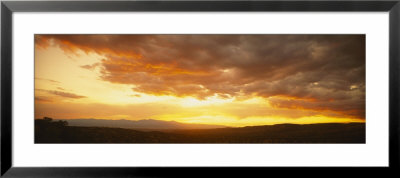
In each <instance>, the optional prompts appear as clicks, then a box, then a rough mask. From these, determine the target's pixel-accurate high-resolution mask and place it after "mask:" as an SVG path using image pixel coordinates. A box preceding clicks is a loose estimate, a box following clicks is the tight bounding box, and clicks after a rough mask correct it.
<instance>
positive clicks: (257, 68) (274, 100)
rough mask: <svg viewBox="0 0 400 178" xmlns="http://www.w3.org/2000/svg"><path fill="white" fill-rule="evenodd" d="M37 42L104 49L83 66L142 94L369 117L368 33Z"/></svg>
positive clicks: (45, 38)
mask: <svg viewBox="0 0 400 178" xmlns="http://www.w3.org/2000/svg"><path fill="white" fill-rule="evenodd" d="M35 45H36V47H37V48H46V47H48V46H57V47H59V48H61V49H62V50H63V51H64V52H66V53H77V51H83V52H85V53H95V54H98V55H101V56H103V57H104V59H103V60H101V61H100V62H98V63H93V64H87V65H83V66H81V67H82V68H85V69H89V70H94V69H96V70H98V71H99V78H100V79H101V80H103V81H107V82H110V83H115V84H123V85H128V86H130V87H131V89H132V91H134V92H138V93H143V94H148V95H157V96H160V95H169V96H177V97H187V96H191V97H195V98H197V99H199V100H205V99H207V98H210V97H215V96H216V97H219V98H221V99H235V100H240V98H251V97H262V98H264V99H265V100H266V101H268V102H269V103H270V106H271V107H274V108H277V109H279V108H281V109H285V108H292V109H293V108H295V109H304V110H310V111H316V112H320V111H329V112H327V115H338V116H343V117H354V118H359V119H365V35H36V36H35ZM53 94H57V93H53ZM58 94H61V93H58ZM329 113H330V114H329ZM332 113H334V114H332Z"/></svg>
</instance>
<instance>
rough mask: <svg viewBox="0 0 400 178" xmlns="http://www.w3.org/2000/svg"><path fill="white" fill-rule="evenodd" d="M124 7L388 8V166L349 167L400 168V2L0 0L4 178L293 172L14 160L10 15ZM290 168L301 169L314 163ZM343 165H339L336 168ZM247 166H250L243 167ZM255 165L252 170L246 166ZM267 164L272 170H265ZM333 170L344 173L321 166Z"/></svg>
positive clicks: (210, 9)
mask: <svg viewBox="0 0 400 178" xmlns="http://www.w3.org/2000/svg"><path fill="white" fill-rule="evenodd" d="M110 11H113V12H123V11H160V12H168V11H171V12H172V11H175V12H185V11H203V12H213V11H214V12H215V11H226V12H228V11H230V12H235V11H249V12H250V11H252V12H254V11H258V12H262V11H274V12H276V11H293V12H310V11H311V12H312V11H314V12H315V11H328V12H329V11H331V12H389V108H388V109H389V167H373V168H371V167H370V168H365V167H364V168H362V167H351V168H344V167H342V169H347V170H357V171H360V169H362V171H369V170H381V171H393V172H397V173H398V171H395V170H397V169H398V168H399V160H400V156H399V118H400V117H399V116H400V115H399V109H400V108H399V100H400V95H399V93H400V90H399V80H400V78H399V71H400V46H399V43H400V24H399V22H400V1H399V0H395V1H2V2H1V175H2V176H6V177H131V176H165V175H177V174H179V173H182V172H186V173H187V171H190V172H191V174H195V175H196V176H198V175H202V174H204V175H207V174H209V173H210V172H209V171H213V172H214V173H213V174H215V173H216V172H215V171H217V172H218V173H224V174H225V173H226V174H228V173H227V172H229V174H236V173H245V174H246V172H248V171H252V173H262V172H265V171H279V172H280V173H284V172H291V171H285V170H282V167H279V168H278V167H258V168H249V167H247V168H243V167H241V168H237V167H235V168H227V167H224V168H222V167H219V168H214V167H208V168H205V167H202V168H194V167H186V168H182V167H181V168H177V167H146V168H144V167H134V168H132V167H90V168H89V167H85V168H84V167H65V168H44V167H40V168H29V167H13V165H12V102H13V101H12V68H11V67H12V63H13V58H12V43H13V42H12V32H13V29H12V18H13V12H110ZM300 168H304V169H299V167H296V168H294V167H291V168H285V169H295V171H298V172H299V173H305V172H308V171H310V169H311V168H310V167H300ZM336 168H340V167H336ZM243 169H246V171H243ZM248 169H251V170H248ZM265 169H268V170H265ZM316 169H324V170H327V171H329V172H330V173H329V174H333V175H335V174H336V175H339V173H340V172H337V171H332V170H331V168H326V167H319V168H316Z"/></svg>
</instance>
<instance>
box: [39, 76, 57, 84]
mask: <svg viewBox="0 0 400 178" xmlns="http://www.w3.org/2000/svg"><path fill="white" fill-rule="evenodd" d="M35 80H43V81H48V82H51V83H53V84H59V83H60V82H59V81H56V80H51V79H45V78H38V77H35Z"/></svg>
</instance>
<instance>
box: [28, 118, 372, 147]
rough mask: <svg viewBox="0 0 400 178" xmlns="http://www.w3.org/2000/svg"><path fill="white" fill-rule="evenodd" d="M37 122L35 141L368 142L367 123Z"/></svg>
mask: <svg viewBox="0 0 400 178" xmlns="http://www.w3.org/2000/svg"><path fill="white" fill-rule="evenodd" d="M67 125H68V123H67V122H62V121H58V122H54V121H44V120H41V121H39V120H36V121H35V143H365V123H348V124H337V123H330V124H307V125H297V124H278V125H271V126H252V127H241V128H217V129H184V130H179V129H178V130H162V131H143V130H133V129H123V128H107V127H77V126H67Z"/></svg>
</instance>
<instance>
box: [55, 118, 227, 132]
mask: <svg viewBox="0 0 400 178" xmlns="http://www.w3.org/2000/svg"><path fill="white" fill-rule="evenodd" d="M58 120H64V121H67V122H68V125H69V126H82V127H115V128H127V129H139V130H176V129H214V128H225V127H227V126H223V125H208V124H186V123H180V122H176V121H163V120H155V119H144V120H136V121H135V120H126V119H120V120H106V119H54V121H58Z"/></svg>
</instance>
